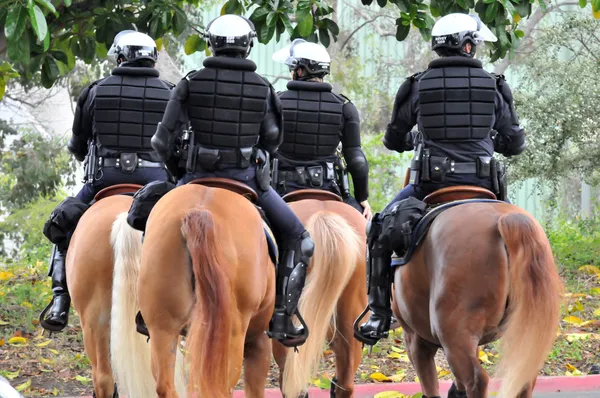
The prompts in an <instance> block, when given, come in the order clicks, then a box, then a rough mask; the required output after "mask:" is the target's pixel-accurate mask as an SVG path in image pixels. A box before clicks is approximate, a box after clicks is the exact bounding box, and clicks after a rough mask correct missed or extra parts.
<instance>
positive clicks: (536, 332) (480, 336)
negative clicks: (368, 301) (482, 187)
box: [393, 187, 563, 398]
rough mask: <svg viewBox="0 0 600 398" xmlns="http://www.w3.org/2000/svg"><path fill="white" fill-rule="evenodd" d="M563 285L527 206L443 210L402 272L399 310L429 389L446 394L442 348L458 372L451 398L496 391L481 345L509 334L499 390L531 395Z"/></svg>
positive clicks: (397, 278)
mask: <svg viewBox="0 0 600 398" xmlns="http://www.w3.org/2000/svg"><path fill="white" fill-rule="evenodd" d="M462 188H463V189H464V187H462ZM452 189H457V188H452ZM458 189H460V188H458ZM467 189H469V188H468V187H467ZM490 194H491V193H490ZM434 196H436V195H435V193H434V194H432V195H431V198H430V199H429V203H432V202H433V203H432V204H435V203H436V202H435V201H434V200H433V197H434ZM425 201H426V202H428V198H426V199H425ZM562 289H563V287H562V282H561V280H560V277H559V275H558V272H557V270H556V267H555V264H554V259H553V256H552V251H551V248H550V243H549V242H548V239H547V238H546V235H545V234H544V231H543V229H542V227H541V226H540V224H539V223H538V222H537V221H536V220H535V219H534V218H533V217H532V216H531V215H530V214H528V213H527V212H526V211H524V210H522V209H520V208H519V207H517V206H514V205H512V204H508V203H504V202H479V203H468V202H467V203H465V204H460V205H457V206H455V207H451V208H449V209H447V210H445V211H444V212H442V213H441V214H440V215H439V216H438V217H437V218H436V219H435V220H434V221H433V223H432V225H431V228H430V230H429V232H428V234H427V236H426V237H425V239H424V240H423V243H422V244H421V245H420V247H419V248H418V249H417V250H416V251H415V253H414V255H413V257H412V259H411V261H410V262H409V263H408V264H407V265H405V266H401V267H398V268H397V269H396V270H395V275H394V293H393V295H394V300H393V310H394V314H395V316H396V317H397V318H398V320H399V322H400V324H401V325H402V326H403V328H404V336H405V344H406V348H407V351H408V354H409V357H410V359H411V362H412V364H413V365H414V367H415V369H416V372H417V374H418V376H419V380H420V383H421V387H422V391H423V394H425V395H426V396H427V397H436V396H439V385H438V377H437V371H436V366H435V362H434V356H435V354H436V352H437V350H438V349H439V348H443V350H444V353H445V355H446V358H447V360H448V363H449V364H450V368H451V370H452V373H453V374H454V376H455V378H456V381H455V384H453V386H452V388H451V391H450V393H449V397H464V396H465V395H464V394H465V393H464V392H465V391H466V396H467V397H469V398H483V397H487V388H488V380H489V377H488V375H487V373H486V371H485V370H484V369H483V368H482V367H481V365H480V363H479V359H478V355H477V354H478V346H480V345H484V344H487V343H490V342H493V341H495V340H497V339H499V338H501V337H502V340H501V352H502V356H501V362H500V364H499V368H498V374H497V375H498V377H501V378H502V379H503V384H502V388H501V391H500V396H502V397H504V398H515V397H521V398H529V397H531V396H532V391H533V388H534V386H535V381H536V378H537V375H538V372H539V371H540V369H541V368H542V366H543V364H544V361H545V359H546V357H547V355H548V353H549V352H550V350H551V348H552V345H553V343H554V340H555V338H556V332H557V329H558V326H559V320H560V319H559V318H560V301H561V295H562ZM461 392H462V394H461Z"/></svg>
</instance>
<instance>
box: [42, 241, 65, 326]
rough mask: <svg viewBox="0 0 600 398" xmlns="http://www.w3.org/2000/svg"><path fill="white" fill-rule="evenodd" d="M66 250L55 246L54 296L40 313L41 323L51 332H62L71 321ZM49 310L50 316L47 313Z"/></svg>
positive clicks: (53, 261) (53, 265) (53, 263)
mask: <svg viewBox="0 0 600 398" xmlns="http://www.w3.org/2000/svg"><path fill="white" fill-rule="evenodd" d="M66 256H67V251H66V250H59V249H57V248H56V246H55V247H54V250H53V256H52V291H53V292H54V297H53V298H52V302H50V304H49V305H48V306H47V307H46V308H45V309H44V311H42V313H41V314H40V324H41V325H42V327H43V328H44V329H46V330H49V331H51V332H60V331H61V330H63V329H64V328H65V326H67V322H68V321H69V307H70V305H71V297H70V296H69V291H68V289H67V280H66V272H65V259H66ZM48 312H49V316H48V317H46V314H47V313H48Z"/></svg>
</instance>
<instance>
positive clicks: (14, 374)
mask: <svg viewBox="0 0 600 398" xmlns="http://www.w3.org/2000/svg"><path fill="white" fill-rule="evenodd" d="M19 372H20V371H18V370H17V371H15V372H4V377H6V378H7V379H8V380H13V379H15V378H17V377H18V376H19Z"/></svg>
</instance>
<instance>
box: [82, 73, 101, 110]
mask: <svg viewBox="0 0 600 398" xmlns="http://www.w3.org/2000/svg"><path fill="white" fill-rule="evenodd" d="M104 79H106V78H105V77H104V78H102V79H98V80H96V81H95V82H92V83H91V84H90V85H89V86H87V87H86V88H84V89H83V90H82V91H81V93H80V94H79V97H78V98H77V104H78V105H79V106H83V104H85V101H87V98H88V95H89V94H90V90H91V89H92V88H93V87H94V86H97V85H98V83H100V82H101V81H102V80H104Z"/></svg>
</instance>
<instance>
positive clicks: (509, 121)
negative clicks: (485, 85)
mask: <svg viewBox="0 0 600 398" xmlns="http://www.w3.org/2000/svg"><path fill="white" fill-rule="evenodd" d="M498 89H499V92H498V95H497V99H496V123H495V124H494V130H496V131H497V132H498V134H497V136H496V139H495V141H494V150H495V151H496V152H498V153H501V154H503V155H505V156H513V155H519V154H521V153H522V152H523V151H524V150H525V149H526V148H527V143H526V142H525V130H524V129H523V128H522V127H521V126H520V125H519V115H518V114H517V112H516V110H515V107H514V103H513V97H512V92H511V91H510V88H509V87H508V83H506V82H505V81H503V79H502V81H500V83H499V86H498Z"/></svg>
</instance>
